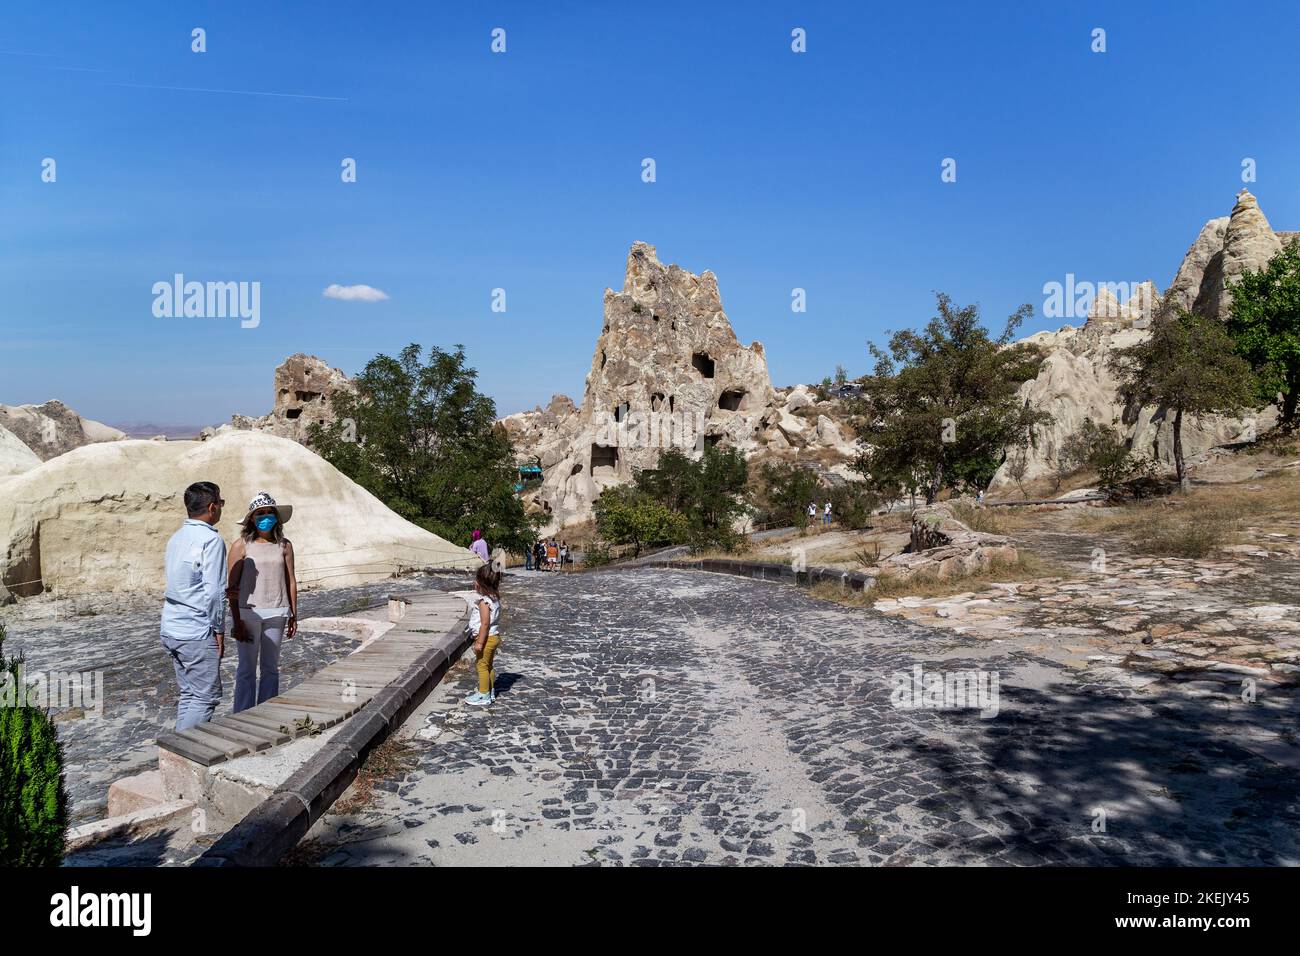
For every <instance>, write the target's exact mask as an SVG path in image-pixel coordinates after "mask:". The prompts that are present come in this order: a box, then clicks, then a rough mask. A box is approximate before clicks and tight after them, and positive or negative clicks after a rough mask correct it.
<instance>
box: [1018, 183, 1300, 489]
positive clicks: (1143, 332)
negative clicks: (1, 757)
mask: <svg viewBox="0 0 1300 956" xmlns="http://www.w3.org/2000/svg"><path fill="white" fill-rule="evenodd" d="M1293 235H1294V234H1293V233H1276V232H1274V231H1273V228H1272V227H1271V226H1270V225H1269V222H1268V220H1267V219H1266V218H1265V217H1264V214H1263V212H1261V211H1260V208H1259V204H1258V203H1257V202H1256V201H1255V197H1254V196H1252V195H1251V194H1250V193H1249V192H1247V191H1246V190H1244V189H1243V190H1242V191H1241V192H1240V193H1238V194H1237V202H1236V205H1235V206H1234V207H1233V210H1232V215H1231V216H1222V217H1220V218H1218V219H1211V220H1210V221H1209V222H1207V223H1206V224H1205V225H1204V226H1203V227H1202V228H1201V231H1200V232H1199V233H1198V235H1197V237H1196V240H1195V241H1194V242H1193V243H1192V245H1191V248H1189V249H1188V250H1187V254H1186V255H1185V256H1184V257H1183V261H1182V263H1181V264H1180V265H1179V267H1178V271H1177V273H1176V274H1175V275H1174V280H1173V282H1172V283H1170V286H1169V289H1168V290H1167V291H1166V292H1165V294H1164V296H1163V297H1158V296H1155V295H1154V287H1150V286H1151V284H1150V283H1142V284H1141V285H1140V286H1138V287H1137V290H1136V291H1135V292H1134V294H1133V296H1132V297H1131V298H1130V299H1129V301H1128V302H1127V303H1125V304H1124V305H1122V306H1121V305H1119V304H1118V300H1117V299H1116V297H1115V296H1114V295H1113V293H1112V292H1111V290H1110V289H1109V288H1107V287H1103V288H1102V289H1099V290H1098V292H1097V296H1096V298H1095V299H1094V301H1093V306H1092V308H1091V309H1090V310H1089V314H1088V322H1087V323H1086V324H1085V326H1084V327H1083V328H1081V329H1073V328H1070V327H1068V326H1067V327H1065V328H1064V329H1061V330H1060V331H1059V332H1053V333H1038V334H1036V335H1033V336H1030V337H1029V338H1028V339H1027V340H1026V341H1029V342H1032V343H1034V344H1036V345H1038V346H1039V347H1040V348H1042V349H1043V350H1044V352H1045V353H1046V358H1045V360H1044V362H1043V366H1042V368H1041V369H1040V370H1039V373H1038V377H1037V378H1035V379H1033V380H1032V381H1029V382H1026V383H1024V385H1022V386H1021V387H1020V392H1019V396H1020V398H1021V399H1022V400H1024V401H1028V402H1029V403H1030V404H1032V405H1033V406H1034V407H1036V408H1042V409H1044V410H1046V411H1048V412H1050V413H1051V414H1052V416H1053V421H1052V423H1051V424H1049V425H1047V426H1043V427H1040V428H1037V429H1035V435H1034V443H1033V445H1032V446H1031V447H1030V448H1028V449H1027V450H1026V452H1025V454H1026V466H1027V467H1026V477H1027V478H1028V479H1031V480H1032V479H1034V478H1041V477H1044V476H1046V475H1049V474H1051V473H1052V472H1053V470H1054V469H1055V466H1056V464H1057V461H1058V457H1059V453H1060V450H1061V448H1062V446H1063V445H1064V443H1065V441H1066V439H1068V438H1069V437H1070V435H1072V434H1073V433H1074V431H1075V430H1076V429H1077V428H1079V426H1080V425H1082V423H1083V421H1084V419H1085V418H1088V419H1092V421H1094V422H1096V423H1098V424H1102V425H1107V426H1110V427H1112V428H1113V429H1115V432H1116V434H1117V435H1120V436H1122V437H1123V438H1124V439H1125V440H1126V441H1127V442H1128V443H1129V444H1130V447H1132V448H1133V450H1134V451H1136V452H1138V453H1139V454H1142V455H1147V456H1150V457H1152V458H1155V459H1157V460H1159V461H1162V462H1165V463H1169V462H1172V460H1173V428H1172V419H1173V416H1172V415H1168V414H1166V413H1165V411H1164V410H1163V409H1160V408H1128V407H1126V406H1125V405H1124V404H1123V403H1122V402H1121V401H1120V400H1119V396H1118V394H1117V389H1118V384H1119V383H1118V381H1117V380H1116V378H1115V376H1114V374H1113V372H1112V371H1111V370H1110V366H1109V362H1110V358H1111V356H1112V355H1113V354H1114V352H1115V350H1116V349H1121V348H1125V347H1127V346H1130V345H1134V344H1136V343H1138V342H1141V341H1142V340H1143V339H1145V338H1146V336H1147V335H1149V332H1148V331H1147V326H1148V325H1149V322H1148V321H1145V319H1146V318H1147V317H1148V316H1149V315H1151V314H1152V312H1154V314H1155V315H1156V316H1157V317H1158V320H1164V319H1166V318H1168V317H1171V316H1173V315H1175V314H1177V312H1178V311H1179V310H1180V309H1182V310H1189V311H1196V312H1199V313H1202V314H1204V315H1211V316H1215V317H1216V318H1220V319H1222V318H1225V317H1226V316H1227V314H1228V311H1229V310H1230V308H1231V306H1232V297H1231V295H1229V294H1228V293H1227V292H1226V289H1227V285H1228V283H1230V282H1233V281H1236V277H1238V276H1240V275H1241V273H1242V271H1243V270H1245V269H1251V270H1259V269H1262V268H1264V267H1265V266H1266V265H1267V264H1268V260H1269V259H1270V258H1272V256H1273V255H1275V254H1276V253H1277V251H1278V250H1279V249H1281V247H1282V243H1283V242H1284V241H1289V240H1290V238H1291V237H1292V236H1293ZM1149 287H1150V288H1149ZM1111 314H1114V315H1115V316H1117V318H1108V316H1110V315H1111ZM1276 415H1277V411H1276V409H1275V408H1266V409H1262V410H1259V411H1252V412H1247V413H1246V414H1244V415H1243V416H1242V417H1240V418H1230V417H1227V416H1222V415H1207V416H1204V417H1202V418H1196V417H1191V416H1189V417H1188V418H1186V419H1185V420H1184V422H1183V449H1184V452H1185V454H1186V455H1187V457H1188V458H1191V457H1194V456H1196V455H1198V454H1200V453H1202V452H1204V451H1206V450H1208V449H1209V448H1212V447H1214V446H1216V445H1221V444H1226V443H1231V442H1237V441H1244V440H1247V439H1249V438H1252V437H1254V436H1255V435H1257V434H1258V433H1259V432H1260V431H1262V430H1264V429H1266V428H1268V427H1270V426H1271V425H1272V423H1273V422H1274V421H1275V420H1276ZM1010 470H1011V468H1010V464H1009V463H1007V464H1004V465H1003V466H1002V467H1001V468H1000V469H998V472H997V474H996V475H994V478H993V485H994V486H1003V487H1005V486H1007V485H1009V484H1011V483H1012V479H1011V477H1010Z"/></svg>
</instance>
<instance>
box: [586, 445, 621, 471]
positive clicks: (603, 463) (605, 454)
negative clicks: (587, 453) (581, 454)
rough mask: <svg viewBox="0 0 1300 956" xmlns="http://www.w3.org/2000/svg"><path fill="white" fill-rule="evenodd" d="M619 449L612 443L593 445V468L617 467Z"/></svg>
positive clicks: (593, 469)
mask: <svg viewBox="0 0 1300 956" xmlns="http://www.w3.org/2000/svg"><path fill="white" fill-rule="evenodd" d="M617 467H618V449H617V448H616V447H614V446H612V445H592V446H591V470H592V471H593V472H594V471H595V470H596V469H597V468H617Z"/></svg>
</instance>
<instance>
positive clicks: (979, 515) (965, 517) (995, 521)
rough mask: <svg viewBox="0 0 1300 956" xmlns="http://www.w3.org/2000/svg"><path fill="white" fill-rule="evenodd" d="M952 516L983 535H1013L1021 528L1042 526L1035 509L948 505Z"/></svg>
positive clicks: (962, 504) (965, 502)
mask: <svg viewBox="0 0 1300 956" xmlns="http://www.w3.org/2000/svg"><path fill="white" fill-rule="evenodd" d="M949 507H950V508H951V509H952V515H953V517H954V518H956V519H957V520H958V521H960V522H961V523H962V524H964V525H965V526H966V527H968V528H970V529H971V530H972V531H980V532H983V533H984V534H1013V533H1015V532H1016V531H1019V530H1020V529H1022V528H1036V527H1039V526H1040V525H1042V523H1043V519H1042V515H1041V513H1040V512H1039V510H1038V509H1037V508H1034V507H1032V506H1026V507H1021V508H988V507H980V506H978V505H973V504H971V503H970V502H968V501H954V502H950V503H949Z"/></svg>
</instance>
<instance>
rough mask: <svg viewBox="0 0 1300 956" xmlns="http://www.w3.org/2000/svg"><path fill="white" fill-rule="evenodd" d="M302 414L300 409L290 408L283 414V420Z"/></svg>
mask: <svg viewBox="0 0 1300 956" xmlns="http://www.w3.org/2000/svg"><path fill="white" fill-rule="evenodd" d="M301 414H302V409H301V408H290V409H288V410H287V411H286V412H285V413H284V417H285V418H289V419H293V418H297V417H298V416H299V415H301Z"/></svg>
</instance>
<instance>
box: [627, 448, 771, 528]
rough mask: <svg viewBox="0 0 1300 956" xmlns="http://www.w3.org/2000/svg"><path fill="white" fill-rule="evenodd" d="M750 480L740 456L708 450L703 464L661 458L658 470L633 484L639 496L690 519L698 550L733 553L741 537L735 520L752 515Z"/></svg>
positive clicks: (668, 454) (674, 456) (671, 453)
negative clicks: (748, 493) (747, 500)
mask: <svg viewBox="0 0 1300 956" xmlns="http://www.w3.org/2000/svg"><path fill="white" fill-rule="evenodd" d="M748 477H749V467H748V465H747V464H746V462H745V456H744V455H742V454H741V453H740V452H739V451H737V450H736V449H734V448H728V449H726V450H725V451H723V450H719V449H717V448H714V447H712V446H710V445H706V446H705V448H704V453H703V454H702V455H701V456H700V457H699V458H691V457H689V456H687V455H686V454H684V453H683V452H682V451H680V450H679V449H676V448H670V449H668V450H667V451H665V452H663V453H662V454H661V455H660V456H659V463H658V466H657V467H655V468H653V469H651V468H647V469H644V470H641V471H638V472H637V473H636V474H635V476H634V478H633V480H634V483H635V486H636V490H637V491H640V492H644V493H645V494H647V495H649V496H650V497H651V498H653V499H654V500H655V501H657V502H659V503H660V504H662V505H663V506H664V507H666V508H667V509H668V510H669V511H674V512H677V513H678V514H679V515H682V516H683V517H684V518H685V519H686V522H687V525H688V527H689V529H690V531H689V534H688V536H687V537H688V540H689V541H690V543H691V546H692V547H693V548H696V549H697V550H700V549H705V548H709V547H720V548H724V549H727V550H731V549H733V548H734V547H735V545H736V541H737V540H738V537H739V536H738V535H737V534H736V532H735V523H736V520H737V519H738V518H740V517H741V516H742V515H744V514H746V513H747V512H748V511H749V507H748V505H747V504H746V503H745V498H744V494H745V485H746V482H747V480H748Z"/></svg>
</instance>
